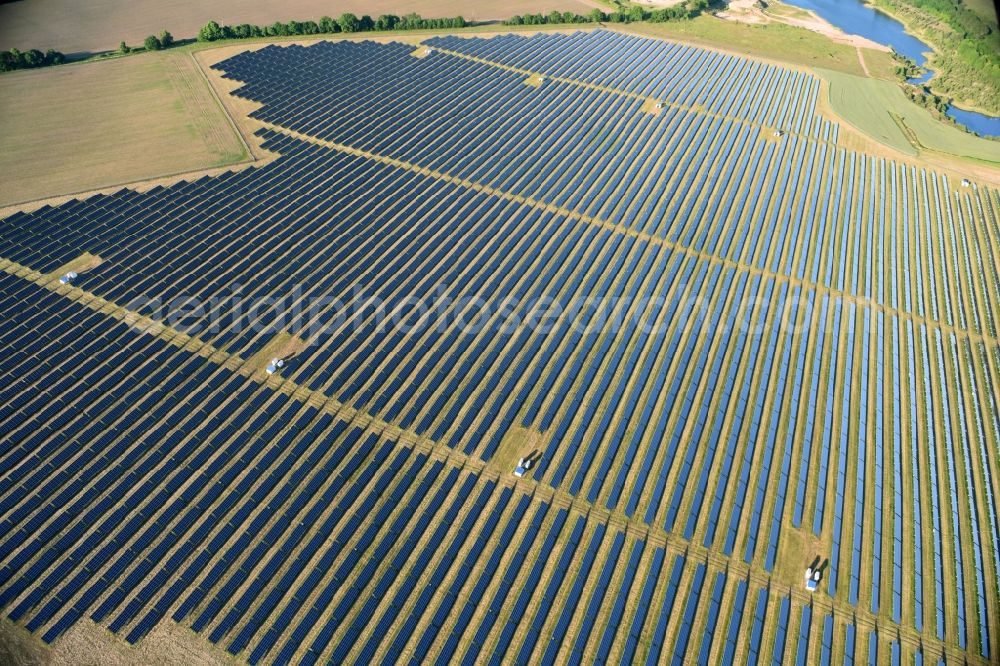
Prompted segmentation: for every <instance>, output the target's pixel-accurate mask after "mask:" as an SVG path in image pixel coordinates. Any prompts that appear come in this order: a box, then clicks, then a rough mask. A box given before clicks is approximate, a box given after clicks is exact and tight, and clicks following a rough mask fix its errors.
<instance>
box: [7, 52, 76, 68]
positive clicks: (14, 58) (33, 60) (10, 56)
mask: <svg viewBox="0 0 1000 666" xmlns="http://www.w3.org/2000/svg"><path fill="white" fill-rule="evenodd" d="M64 62H66V56H64V55H63V54H62V53H60V52H59V51H56V50H54V49H49V50H48V51H46V52H45V53H42V52H41V51H39V50H38V49H31V50H30V51H18V50H17V49H11V50H10V51H0V72H9V71H12V70H15V69H31V68H33V67H46V66H48V65H58V64H60V63H64Z"/></svg>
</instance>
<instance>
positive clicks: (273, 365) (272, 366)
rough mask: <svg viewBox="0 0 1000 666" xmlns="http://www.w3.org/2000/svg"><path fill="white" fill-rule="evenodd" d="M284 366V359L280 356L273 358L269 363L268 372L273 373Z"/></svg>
mask: <svg viewBox="0 0 1000 666" xmlns="http://www.w3.org/2000/svg"><path fill="white" fill-rule="evenodd" d="M283 367H285V361H284V360H282V359H280V358H272V359H271V362H270V363H268V364H267V374H269V375H273V374H274V373H276V372H277V371H278V370H280V369H281V368H283Z"/></svg>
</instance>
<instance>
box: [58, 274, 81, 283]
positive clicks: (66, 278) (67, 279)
mask: <svg viewBox="0 0 1000 666" xmlns="http://www.w3.org/2000/svg"><path fill="white" fill-rule="evenodd" d="M76 278H77V275H76V273H74V272H73V271H70V272H69V273H66V275H63V276H62V277H61V278H59V284H69V283H71V282H72V281H73V280H75V279H76Z"/></svg>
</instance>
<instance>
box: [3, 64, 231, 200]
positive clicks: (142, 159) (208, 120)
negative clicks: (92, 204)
mask: <svg viewBox="0 0 1000 666" xmlns="http://www.w3.org/2000/svg"><path fill="white" fill-rule="evenodd" d="M0 118H2V121H0V136H2V137H3V150H2V151H0V172H2V173H3V174H4V177H3V179H0V206H5V205H9V204H14V203H18V202H23V201H30V200H33V199H38V198H42V197H45V196H51V195H54V194H68V193H73V192H80V191H85V190H90V189H95V188H99V187H107V186H111V185H117V184H121V183H129V182H134V181H140V180H145V179H149V178H154V177H157V176H164V175H168V174H173V173H180V172H185V171H191V170H194V169H202V168H209V167H214V166H223V165H229V164H234V163H237V162H240V161H243V160H245V159H246V158H247V154H246V149H245V147H244V144H243V142H242V140H241V139H240V137H239V135H238V134H237V133H236V132H235V130H234V129H233V127H232V125H231V124H230V122H229V121H228V119H227V118H226V115H225V113H224V111H223V109H222V107H221V105H220V104H219V102H218V100H217V99H216V97H215V95H214V94H213V93H212V90H211V88H210V87H209V86H208V84H207V82H206V81H205V78H204V76H203V75H202V74H201V73H200V72H199V71H198V67H197V65H196V64H195V62H194V61H193V60H192V59H191V57H190V56H189V55H188V54H187V53H183V52H172V53H157V54H141V55H138V56H134V57H129V58H122V59H117V60H110V61H106V62H91V63H82V64H79V65H69V66H64V67H55V68H51V69H41V70H35V71H22V72H12V73H9V74H5V75H3V76H2V77H0Z"/></svg>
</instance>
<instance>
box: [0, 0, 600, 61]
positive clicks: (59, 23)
mask: <svg viewBox="0 0 1000 666" xmlns="http://www.w3.org/2000/svg"><path fill="white" fill-rule="evenodd" d="M595 7H600V8H601V9H604V10H605V11H607V10H608V5H606V4H602V3H599V2H597V0H510V1H509V2H489V1H487V0H472V1H471V2H469V1H467V0H425V1H422V2H412V1H410V0H375V1H374V2H366V1H365V0H341V1H340V2H336V3H331V2H328V1H326V0H290V1H287V2H281V3H272V2H257V1H255V0H215V1H214V2H201V1H200V0H177V1H176V2H158V1H157V0H30V1H28V0H25V1H23V2H15V3H9V4H0V48H3V49H8V48H10V47H12V46H13V47H17V48H20V49H22V50H23V49H28V48H40V49H42V50H45V49H47V48H55V49H58V50H60V51H62V52H64V53H80V52H93V51H106V50H110V49H114V48H116V47H117V46H118V42H120V41H121V40H123V39H124V40H126V41H127V42H129V43H130V44H139V43H141V42H142V40H143V39H144V38H145V37H146V36H147V35H151V34H158V33H159V32H160V31H161V30H169V31H170V32H171V33H173V35H174V37H176V38H178V39H181V38H188V37H194V36H196V35H197V34H198V29H199V28H201V26H203V25H205V23H207V22H208V21H211V20H215V21H219V22H220V23H230V24H232V23H253V24H255V25H265V24H270V23H274V22H275V21H291V20H296V21H307V20H313V21H316V20H319V18H320V17H322V16H324V15H327V16H333V17H337V16H339V15H340V14H342V13H344V12H353V13H355V14H358V15H359V16H360V15H363V14H369V15H370V16H372V17H375V16H378V15H379V14H400V15H402V14H408V13H410V12H417V13H418V14H420V15H421V16H426V17H428V18H433V17H444V16H457V15H461V16H464V17H465V18H466V20H469V21H492V20H498V19H505V18H509V17H511V16H513V15H514V14H524V13H534V12H542V13H545V12H549V11H552V10H554V9H558V10H559V11H572V12H576V13H578V14H586V13H587V12H589V11H590V10H591V9H593V8H595Z"/></svg>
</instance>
